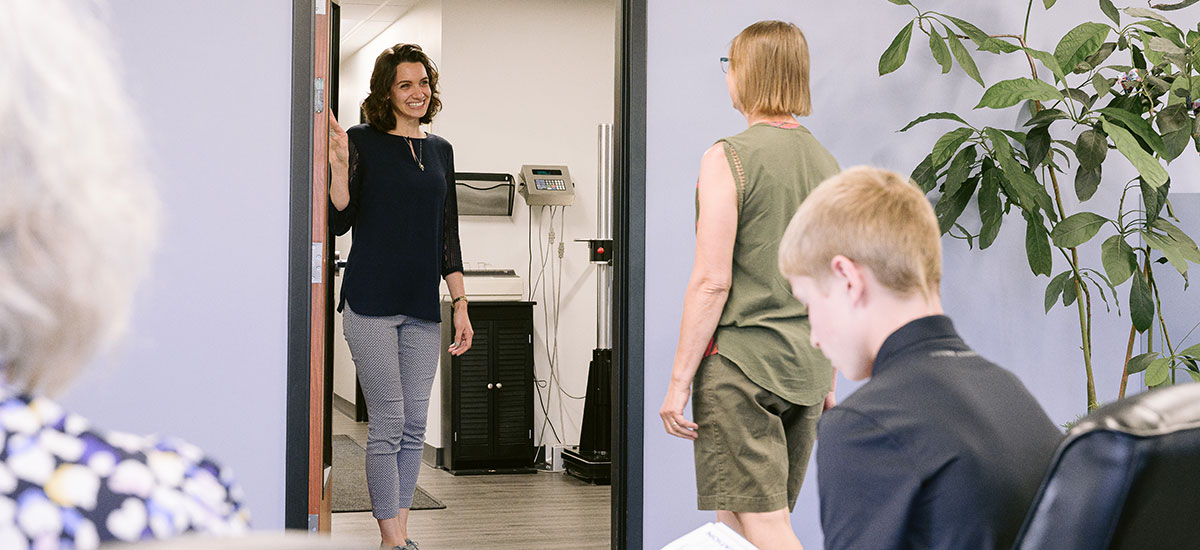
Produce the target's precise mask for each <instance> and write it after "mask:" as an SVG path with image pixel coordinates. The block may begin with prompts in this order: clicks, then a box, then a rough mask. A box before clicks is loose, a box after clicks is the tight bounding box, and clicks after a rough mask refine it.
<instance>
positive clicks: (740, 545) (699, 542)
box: [662, 523, 758, 550]
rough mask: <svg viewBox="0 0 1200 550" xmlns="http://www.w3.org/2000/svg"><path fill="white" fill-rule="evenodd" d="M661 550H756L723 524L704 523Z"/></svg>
mask: <svg viewBox="0 0 1200 550" xmlns="http://www.w3.org/2000/svg"><path fill="white" fill-rule="evenodd" d="M662 550H758V548H757V547H756V546H754V545H753V544H750V541H748V540H746V539H745V538H743V537H742V536H741V535H739V534H738V533H737V531H734V530H733V529H732V528H730V527H729V526H728V525H725V524H724V523H706V524H704V525H703V526H701V527H700V528H698V529H696V530H695V531H692V532H691V533H688V534H686V535H684V536H682V537H679V538H677V539H675V540H674V541H673V542H671V544H668V545H666V546H664V547H663V548H662Z"/></svg>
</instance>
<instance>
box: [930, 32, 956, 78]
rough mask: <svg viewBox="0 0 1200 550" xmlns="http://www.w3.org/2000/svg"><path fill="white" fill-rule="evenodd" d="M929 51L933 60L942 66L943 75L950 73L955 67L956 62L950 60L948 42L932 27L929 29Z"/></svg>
mask: <svg viewBox="0 0 1200 550" xmlns="http://www.w3.org/2000/svg"><path fill="white" fill-rule="evenodd" d="M951 32H953V31H951ZM929 51H930V53H932V54H933V60H934V61H937V62H938V65H941V66H942V74H946V73H948V72H950V68H951V67H953V66H954V60H953V59H950V49H949V48H947V47H946V40H945V39H943V38H942V35H940V34H938V31H937V29H936V28H933V26H932V25H930V28H929Z"/></svg>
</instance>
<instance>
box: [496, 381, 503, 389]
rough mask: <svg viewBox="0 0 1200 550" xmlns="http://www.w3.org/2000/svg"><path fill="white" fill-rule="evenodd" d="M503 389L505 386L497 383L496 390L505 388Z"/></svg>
mask: <svg viewBox="0 0 1200 550" xmlns="http://www.w3.org/2000/svg"><path fill="white" fill-rule="evenodd" d="M503 387H504V384H501V383H499V382H496V389H500V388H503Z"/></svg>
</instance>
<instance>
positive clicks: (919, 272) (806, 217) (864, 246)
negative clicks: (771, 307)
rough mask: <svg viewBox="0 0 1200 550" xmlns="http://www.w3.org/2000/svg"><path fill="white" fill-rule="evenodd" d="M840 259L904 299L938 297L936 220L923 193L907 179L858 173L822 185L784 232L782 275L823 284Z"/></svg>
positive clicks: (938, 236)
mask: <svg viewBox="0 0 1200 550" xmlns="http://www.w3.org/2000/svg"><path fill="white" fill-rule="evenodd" d="M839 255H840V256H845V257H846V258H849V259H850V260H853V261H854V262H856V263H858V264H859V265H862V266H865V267H867V268H869V269H870V270H871V273H872V274H874V275H875V279H876V280H878V281H879V282H880V284H882V285H883V286H884V287H886V288H888V289H890V290H892V291H893V292H896V293H897V294H899V295H902V296H911V295H916V294H920V295H922V296H924V297H925V298H927V299H928V298H931V297H934V296H937V295H938V292H939V289H940V285H941V279H942V242H941V231H939V229H938V222H937V216H936V215H934V213H933V207H932V206H930V204H929V201H928V200H927V199H926V198H925V195H924V194H922V193H921V190H920V189H918V188H917V186H916V185H915V184H914V183H912V181H911V180H909V179H908V178H907V177H904V176H902V175H900V174H897V173H895V172H891V171H888V170H882V169H879V168H871V167H869V166H856V167H854V168H850V169H849V170H846V171H844V172H842V173H840V174H837V175H835V176H833V177H831V178H829V179H827V180H825V181H823V182H821V184H820V185H818V186H817V188H816V189H814V190H813V192H812V193H810V194H809V195H808V198H806V199H805V200H804V203H803V204H801V205H800V209H799V210H797V211H796V215H795V216H793V217H792V221H791V223H789V224H788V227H787V230H786V231H784V233H783V239H782V240H781V242H780V244H779V271H780V272H782V273H783V275H784V276H785V277H798V276H803V277H810V278H812V279H815V280H816V281H817V282H818V283H823V282H825V281H826V280H827V279H828V277H829V276H831V275H832V272H831V271H830V262H831V261H832V260H833V258H834V256H839Z"/></svg>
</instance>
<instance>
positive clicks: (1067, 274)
mask: <svg viewBox="0 0 1200 550" xmlns="http://www.w3.org/2000/svg"><path fill="white" fill-rule="evenodd" d="M1073 274H1074V272H1072V271H1071V270H1070V269H1068V270H1066V271H1064V272H1062V273H1059V274H1058V275H1055V276H1054V278H1053V279H1050V284H1048V285H1046V298H1045V300H1043V301H1044V302H1045V306H1046V313H1050V309H1051V308H1053V307H1054V304H1055V303H1056V302H1058V297H1059V296H1060V295H1062V293H1063V289H1065V288H1066V287H1067V281H1070V282H1071V285H1072V286H1074V284H1075V279H1074V278H1071V275H1073Z"/></svg>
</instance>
